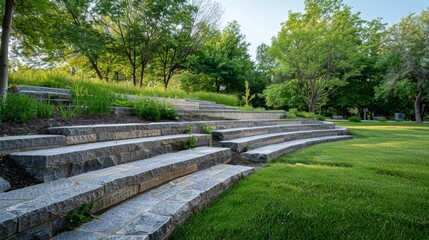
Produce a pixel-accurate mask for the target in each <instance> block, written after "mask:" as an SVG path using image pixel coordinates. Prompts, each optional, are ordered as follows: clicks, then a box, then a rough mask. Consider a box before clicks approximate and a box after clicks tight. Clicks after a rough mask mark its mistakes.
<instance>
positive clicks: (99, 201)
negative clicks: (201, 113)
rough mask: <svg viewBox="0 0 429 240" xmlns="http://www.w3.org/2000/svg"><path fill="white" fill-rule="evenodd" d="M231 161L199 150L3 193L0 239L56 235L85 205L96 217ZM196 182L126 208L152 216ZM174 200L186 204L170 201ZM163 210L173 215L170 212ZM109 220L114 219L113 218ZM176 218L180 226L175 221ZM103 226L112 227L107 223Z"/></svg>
mask: <svg viewBox="0 0 429 240" xmlns="http://www.w3.org/2000/svg"><path fill="white" fill-rule="evenodd" d="M230 159H231V150H230V149H226V148H210V147H199V148H195V149H190V150H186V151H181V152H178V153H169V154H165V155H162V156H156V157H153V158H150V159H145V160H140V161H136V162H133V163H128V164H122V165H119V166H114V167H111V168H106V169H101V170H98V171H94V172H90V173H86V174H82V175H78V176H75V177H70V178H67V179H59V180H56V181H53V182H49V183H44V184H40V185H35V186H31V187H28V188H25V189H19V190H15V191H11V192H6V193H2V194H0V203H1V202H3V203H4V205H5V206H4V208H2V209H0V226H7V227H8V228H7V229H8V231H6V230H4V231H3V233H2V234H1V235H0V238H6V237H7V236H10V235H12V234H15V235H13V236H15V237H18V236H27V235H26V233H28V232H37V234H39V235H40V236H51V235H52V234H54V233H55V232H56V231H57V227H55V226H54V225H55V224H54V223H56V222H58V223H61V221H59V220H61V218H62V216H64V215H65V214H67V212H69V211H71V210H73V209H76V208H78V207H79V206H81V205H82V204H87V203H89V202H96V204H95V206H94V207H93V209H92V212H98V211H101V210H103V209H106V208H108V207H111V206H113V205H116V204H118V203H120V202H122V201H124V200H126V199H129V198H132V197H133V196H135V195H137V194H139V193H141V192H143V191H145V190H147V189H148V188H149V187H147V186H146V187H144V186H142V185H144V184H146V185H150V188H152V187H156V186H159V185H161V184H164V183H165V182H168V181H170V180H172V179H175V178H177V177H181V176H183V175H187V174H192V173H194V172H196V171H199V170H202V169H203V168H204V167H211V166H213V165H215V164H220V163H225V162H228V161H229V160H230ZM202 162H210V164H213V165H211V166H209V164H201V163H202ZM173 182H174V181H173ZM148 183H150V184H148ZM194 183H195V182H193V181H183V183H181V184H179V183H177V182H175V183H174V185H171V186H177V188H173V187H171V186H170V185H169V186H170V187H167V188H165V189H163V191H161V192H157V193H155V192H154V194H153V196H148V197H145V199H144V201H145V202H146V203H147V205H142V204H134V202H133V200H131V201H127V202H126V204H131V205H135V206H139V208H138V209H140V210H142V209H147V210H148V211H149V208H150V207H151V206H152V205H153V204H159V202H160V200H161V199H165V200H167V199H168V198H169V197H171V196H173V195H174V194H177V193H178V191H179V190H181V189H184V188H186V187H187V186H188V187H190V186H191V185H192V184H194ZM182 184H185V185H182ZM172 201H176V202H177V201H182V200H181V199H172ZM6 203H9V204H6ZM128 206H130V205H128ZM143 206H146V207H143ZM176 208H177V206H176ZM138 209H132V211H131V210H130V212H129V214H131V215H132V214H133V212H138V211H137V210H138ZM165 209H170V210H171V208H167V207H165ZM180 209H181V208H180ZM182 210H183V209H182ZM160 211H161V210H160ZM165 211H167V210H165ZM177 211H179V208H177ZM123 213H125V212H124V211H120V212H118V213H117V214H123ZM114 215H115V214H113V216H114ZM172 216H173V215H172ZM109 219H114V217H112V216H111V217H110V218H109ZM172 219H173V220H174V222H176V220H175V219H176V218H175V216H173V218H172ZM173 220H172V221H173ZM56 225H58V224H56ZM60 225H61V224H60ZM103 226H109V225H106V224H103ZM99 227H100V226H99ZM13 229H15V230H13ZM105 231H106V230H105ZM130 231H131V230H130ZM112 234H113V232H112ZM153 234H155V233H153ZM155 235H156V234H155ZM24 238H25V237H24Z"/></svg>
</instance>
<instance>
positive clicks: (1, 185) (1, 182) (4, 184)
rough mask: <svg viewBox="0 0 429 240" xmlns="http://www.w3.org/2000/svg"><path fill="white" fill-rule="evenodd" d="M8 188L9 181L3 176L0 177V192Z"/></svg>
mask: <svg viewBox="0 0 429 240" xmlns="http://www.w3.org/2000/svg"><path fill="white" fill-rule="evenodd" d="M9 189H10V183H9V182H8V181H6V180H5V179H4V178H2V177H0V193H2V192H5V191H7V190H9Z"/></svg>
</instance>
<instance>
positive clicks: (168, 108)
mask: <svg viewBox="0 0 429 240" xmlns="http://www.w3.org/2000/svg"><path fill="white" fill-rule="evenodd" d="M159 111H160V113H161V119H171V120H177V119H178V117H177V113H176V110H174V107H173V105H171V104H160V105H159Z"/></svg>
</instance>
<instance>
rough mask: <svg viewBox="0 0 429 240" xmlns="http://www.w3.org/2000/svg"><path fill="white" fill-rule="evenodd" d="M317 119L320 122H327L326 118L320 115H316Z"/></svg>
mask: <svg viewBox="0 0 429 240" xmlns="http://www.w3.org/2000/svg"><path fill="white" fill-rule="evenodd" d="M315 117H316V119H317V120H319V121H325V120H326V118H325V116H323V115H319V114H316V116H315Z"/></svg>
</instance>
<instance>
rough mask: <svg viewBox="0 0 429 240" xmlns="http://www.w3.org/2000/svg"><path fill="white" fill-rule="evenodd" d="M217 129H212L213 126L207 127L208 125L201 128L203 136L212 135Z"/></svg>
mask: <svg viewBox="0 0 429 240" xmlns="http://www.w3.org/2000/svg"><path fill="white" fill-rule="evenodd" d="M214 129H215V128H214V127H212V126H206V125H202V126H201V132H202V133H203V134H210V133H212V131H213V130H214Z"/></svg>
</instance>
